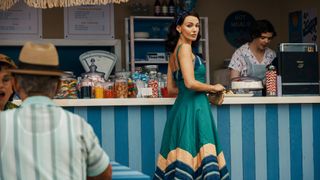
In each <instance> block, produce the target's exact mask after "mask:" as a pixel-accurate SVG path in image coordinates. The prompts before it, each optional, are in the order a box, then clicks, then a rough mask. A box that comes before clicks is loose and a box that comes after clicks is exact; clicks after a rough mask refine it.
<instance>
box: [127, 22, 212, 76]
mask: <svg viewBox="0 0 320 180" xmlns="http://www.w3.org/2000/svg"><path fill="white" fill-rule="evenodd" d="M172 19H173V17H169V16H130V17H127V18H125V37H126V38H125V47H126V69H127V70H129V71H131V72H134V70H135V65H138V64H139V65H141V64H159V65H161V64H163V65H166V64H168V62H167V61H136V59H144V58H145V57H146V55H147V53H148V52H164V51H165V41H166V33H167V32H164V29H165V28H166V27H169V26H170V24H171V22H172ZM200 23H201V27H202V28H201V29H202V30H201V36H202V38H201V39H200V43H199V46H198V47H197V48H196V49H195V50H196V52H195V53H200V54H202V57H203V59H204V60H209V59H210V57H209V35H208V18H207V17H200ZM153 26H158V27H160V29H161V31H160V32H159V33H160V34H159V35H158V34H154V35H153V33H155V32H153V31H152V27H153ZM135 32H148V33H149V34H150V36H149V37H148V38H138V37H136V38H135V36H134V33H135ZM156 35H158V36H156ZM205 65H206V69H207V72H206V79H207V82H210V76H209V73H210V66H209V61H207V62H206V63H205ZM161 71H163V72H164V73H165V72H166V70H164V69H163V68H162V69H161Z"/></svg>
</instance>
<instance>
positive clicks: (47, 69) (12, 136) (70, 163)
mask: <svg viewBox="0 0 320 180" xmlns="http://www.w3.org/2000/svg"><path fill="white" fill-rule="evenodd" d="M19 60H20V62H19V64H18V67H19V68H17V69H11V70H10V71H11V72H12V73H13V74H14V76H15V78H16V79H15V80H16V81H15V83H14V87H15V89H16V91H17V92H18V94H19V96H20V97H21V99H22V101H23V102H22V104H21V106H20V107H19V108H16V109H11V110H7V111H4V112H2V113H0V156H1V158H0V179H10V180H14V179H32V180H43V179H44V180H47V179H52V180H62V179H63V180H64V179H68V180H69V179H70V180H71V179H74V180H81V179H86V178H88V179H111V173H112V172H111V164H109V162H110V161H109V157H108V155H107V154H106V153H105V152H104V151H103V149H102V148H101V146H100V144H99V142H98V139H97V137H96V135H95V133H94V131H93V129H92V127H91V126H90V125H89V124H88V123H87V122H86V121H85V120H84V119H83V118H81V117H80V116H78V115H75V114H73V113H71V112H69V111H66V110H64V109H63V108H61V107H59V106H57V105H55V104H54V103H53V101H52V100H51V98H52V97H53V96H54V95H55V93H56V90H57V87H58V82H59V76H60V75H62V74H63V73H62V71H60V70H59V69H58V66H59V61H58V54H57V50H56V48H55V46H54V45H53V44H51V43H48V44H34V43H32V42H27V43H25V45H24V46H23V48H22V50H21V52H20V57H19Z"/></svg>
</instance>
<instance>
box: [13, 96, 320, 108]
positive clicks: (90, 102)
mask: <svg viewBox="0 0 320 180" xmlns="http://www.w3.org/2000/svg"><path fill="white" fill-rule="evenodd" d="M174 100H175V98H112V99H55V100H54V101H55V102H56V103H57V104H58V105H60V106H63V107H80V106H144V105H152V106H154V105H172V104H173V103H174ZM15 103H16V104H19V103H20V102H19V101H16V102H15ZM288 103H289V104H301V103H306V104H310V103H320V96H281V97H225V99H224V102H223V104H288Z"/></svg>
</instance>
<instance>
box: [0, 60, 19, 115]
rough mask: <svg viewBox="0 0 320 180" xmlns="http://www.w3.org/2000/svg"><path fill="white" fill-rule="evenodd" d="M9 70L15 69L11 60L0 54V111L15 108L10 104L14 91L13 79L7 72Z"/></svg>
mask: <svg viewBox="0 0 320 180" xmlns="http://www.w3.org/2000/svg"><path fill="white" fill-rule="evenodd" d="M10 68H16V65H15V63H14V62H13V60H12V59H11V58H10V57H8V56H6V55H4V54H0V111H3V110H6V109H12V108H16V107H17V105H15V104H13V103H12V102H11V101H12V97H13V96H14V91H13V78H12V76H11V73H10V72H9V71H8V69H10Z"/></svg>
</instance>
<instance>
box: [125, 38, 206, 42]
mask: <svg viewBox="0 0 320 180" xmlns="http://www.w3.org/2000/svg"><path fill="white" fill-rule="evenodd" d="M134 41H135V42H164V41H166V39H163V38H136V39H134ZM200 41H201V42H204V41H206V40H205V39H200ZM129 42H130V40H129Z"/></svg>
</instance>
